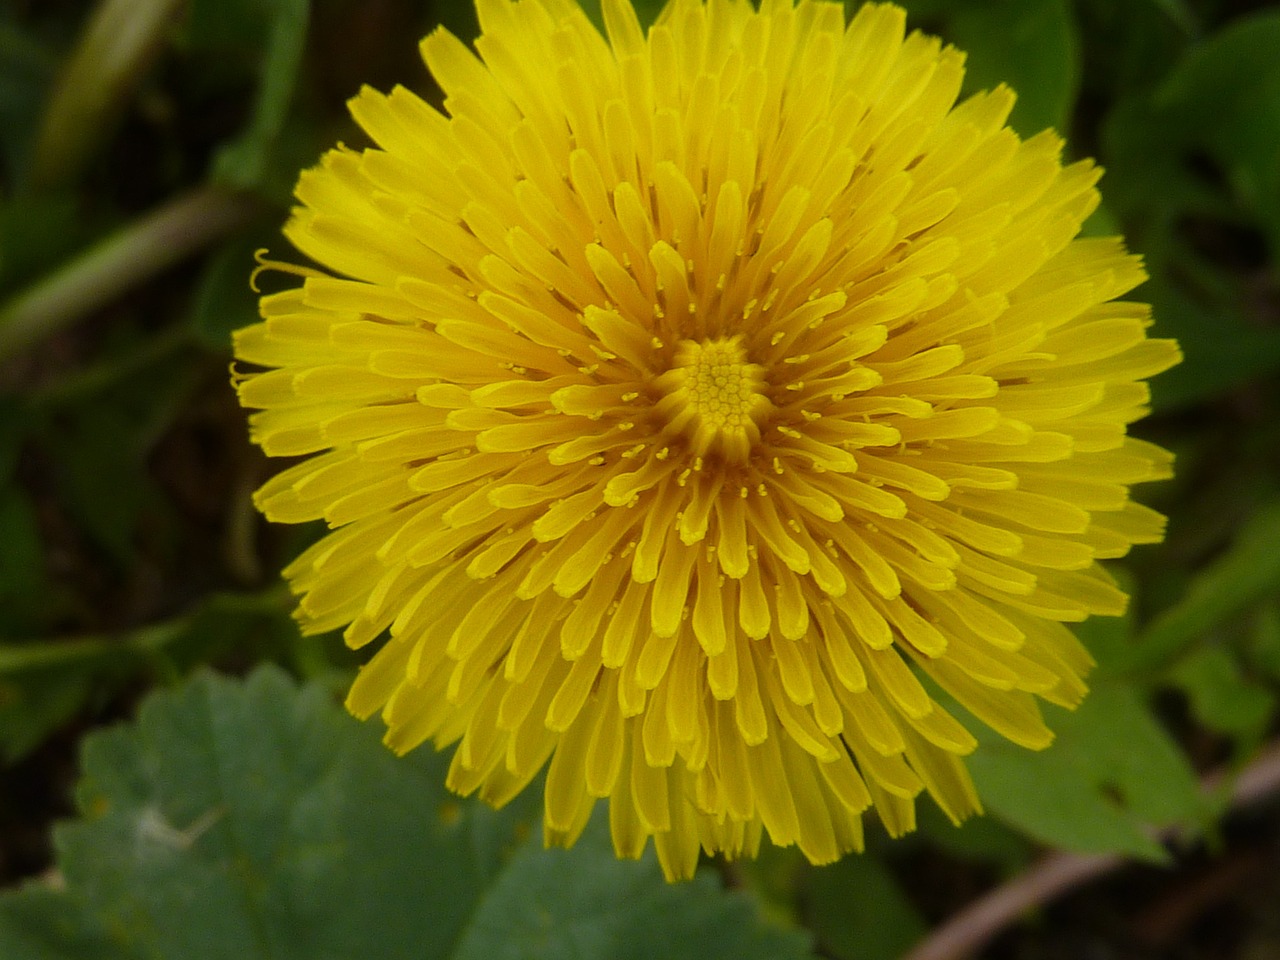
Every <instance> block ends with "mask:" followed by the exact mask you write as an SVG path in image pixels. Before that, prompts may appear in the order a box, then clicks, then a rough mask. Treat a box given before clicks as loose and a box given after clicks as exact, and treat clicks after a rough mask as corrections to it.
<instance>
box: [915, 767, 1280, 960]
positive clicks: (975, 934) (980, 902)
mask: <svg viewBox="0 0 1280 960" xmlns="http://www.w3.org/2000/svg"><path fill="white" fill-rule="evenodd" d="M1225 776H1226V775H1224V774H1222V773H1215V774H1212V775H1210V776H1209V777H1207V778H1205V780H1204V781H1203V787H1204V789H1205V790H1206V791H1212V790H1214V789H1216V788H1217V787H1218V786H1219V785H1220V784H1221V783H1222V781H1223V780H1224V778H1225ZM1277 791H1280V742H1276V743H1273V744H1272V745H1271V746H1270V747H1268V748H1267V749H1266V750H1264V751H1263V752H1262V754H1261V755H1260V756H1259V757H1258V758H1257V759H1256V760H1254V761H1253V763H1251V764H1249V765H1248V766H1247V767H1245V768H1244V770H1242V771H1241V772H1240V774H1239V775H1238V776H1237V777H1236V778H1235V780H1234V782H1233V783H1232V786H1231V806H1232V808H1233V809H1235V808H1239V807H1245V806H1249V805H1250V804H1253V803H1257V802H1258V801H1259V800H1263V799H1265V798H1266V797H1268V796H1270V795H1271V794H1273V793H1276V792H1277ZM1174 833H1175V829H1174V828H1169V829H1166V830H1162V831H1160V832H1159V833H1158V834H1157V836H1158V837H1159V838H1160V839H1163V840H1168V839H1170V838H1171V837H1172V836H1173V834H1174ZM1126 862H1128V861H1127V860H1126V859H1125V858H1124V857H1121V856H1119V855H1117V854H1093V855H1084V854H1076V853H1053V854H1050V855H1049V856H1047V857H1045V858H1044V859H1042V860H1040V861H1039V862H1038V863H1036V864H1035V865H1033V866H1032V867H1031V868H1029V869H1028V870H1026V871H1024V872H1023V873H1021V874H1019V875H1018V876H1016V877H1014V878H1013V879H1012V880H1010V881H1009V882H1008V883H1005V884H1002V885H1001V886H999V887H997V888H996V889H994V890H992V891H991V892H990V893H988V894H986V895H985V896H982V897H979V898H978V899H977V900H975V901H974V902H973V903H971V904H969V905H968V906H967V907H965V908H964V909H962V910H961V911H960V912H959V913H957V914H955V916H953V917H951V919H949V920H947V921H946V922H945V923H944V924H942V926H940V927H938V928H937V929H936V930H934V931H933V932H932V933H930V934H929V936H927V937H926V938H925V939H924V940H922V941H920V943H918V944H916V946H915V947H914V948H913V949H912V950H911V951H910V952H909V953H907V954H906V955H905V956H904V957H903V958H902V960H962V958H964V957H967V956H969V955H971V954H972V953H973V952H974V951H975V950H978V949H979V948H980V947H982V946H983V945H984V944H986V943H987V942H989V941H990V940H991V939H992V938H993V937H994V936H995V935H996V934H998V933H999V932H1000V931H1001V930H1003V929H1004V928H1005V927H1007V926H1009V924H1011V923H1013V922H1014V921H1015V920H1017V919H1018V917H1020V916H1022V915H1023V914H1024V913H1025V912H1026V911H1028V910H1030V909H1032V908H1034V907H1039V906H1042V905H1044V904H1046V903H1048V902H1050V901H1052V900H1054V899H1056V898H1057V897H1060V896H1062V895H1063V894H1064V893H1066V892H1067V891H1069V890H1072V889H1074V888H1076V887H1079V886H1081V885H1082V884H1084V883H1087V882H1088V881H1090V880H1093V879H1095V878H1097V877H1100V876H1102V875H1104V874H1107V873H1110V872H1111V871H1113V870H1115V869H1117V868H1119V867H1121V866H1123V865H1124V864H1125V863H1126Z"/></svg>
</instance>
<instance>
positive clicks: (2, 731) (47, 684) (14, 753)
mask: <svg viewBox="0 0 1280 960" xmlns="http://www.w3.org/2000/svg"><path fill="white" fill-rule="evenodd" d="M19 649H21V648H19ZM8 652H9V651H8V650H5V649H0V655H2V654H4V653H8ZM100 693H101V688H100V687H99V686H98V685H96V684H95V683H94V678H93V677H92V676H91V675H90V674H89V673H88V672H86V671H84V670H79V669H75V668H74V667H72V668H67V669H61V670H45V671H41V672H39V673H37V674H34V675H27V676H23V677H13V676H6V675H2V674H0V761H2V762H3V763H6V764H12V763H17V762H18V761H19V760H21V759H22V758H23V757H25V756H26V755H27V754H28V753H30V752H31V751H32V750H34V749H35V748H36V747H38V746H40V744H42V743H43V742H44V741H45V740H46V739H47V738H48V737H49V735H50V734H52V733H53V732H54V731H55V730H58V729H59V728H60V727H62V726H63V725H65V724H66V723H67V722H68V721H69V720H70V719H71V718H72V717H74V716H75V715H76V714H77V713H78V712H79V711H80V709H81V708H82V707H83V706H84V704H85V701H86V700H88V699H89V698H90V697H92V696H93V695H94V694H100ZM0 955H3V954H0Z"/></svg>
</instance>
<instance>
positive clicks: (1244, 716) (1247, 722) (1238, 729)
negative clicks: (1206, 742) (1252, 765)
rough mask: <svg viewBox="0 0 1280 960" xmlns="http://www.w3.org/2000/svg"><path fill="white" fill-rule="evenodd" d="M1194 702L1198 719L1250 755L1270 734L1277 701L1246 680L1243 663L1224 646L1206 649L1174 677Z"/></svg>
mask: <svg viewBox="0 0 1280 960" xmlns="http://www.w3.org/2000/svg"><path fill="white" fill-rule="evenodd" d="M1170 677H1171V679H1172V680H1173V681H1174V682H1175V683H1176V684H1177V685H1178V686H1179V687H1181V688H1182V689H1183V690H1184V691H1186V694H1187V697H1188V698H1189V699H1190V701H1191V709H1192V711H1193V712H1194V713H1195V716H1196V718H1197V719H1198V720H1199V721H1200V722H1201V723H1203V724H1204V725H1205V726H1206V727H1208V728H1209V729H1210V730H1216V731H1218V732H1219V733H1224V734H1227V735H1228V736H1231V737H1234V738H1236V739H1238V740H1240V741H1242V742H1241V748H1242V751H1243V752H1246V753H1247V752H1249V751H1251V750H1252V749H1253V748H1254V747H1256V746H1257V745H1258V744H1259V743H1261V741H1262V738H1263V737H1264V736H1265V734H1266V732H1267V728H1268V726H1269V724H1270V722H1271V718H1272V717H1273V716H1274V714H1275V707H1276V698H1275V697H1274V696H1273V695H1272V694H1271V693H1269V692H1268V691H1267V690H1266V689H1264V688H1263V687H1261V686H1259V685H1258V684H1256V683H1253V682H1252V681H1250V680H1249V679H1248V678H1246V677H1245V676H1244V674H1243V672H1242V671H1241V669H1240V664H1239V662H1238V661H1237V660H1236V658H1235V657H1233V656H1231V654H1230V653H1228V652H1227V651H1226V650H1224V649H1223V648H1222V647H1204V648H1203V649H1200V650H1197V651H1196V652H1195V653H1193V654H1191V656H1189V657H1187V658H1186V659H1185V660H1183V661H1182V662H1181V663H1179V664H1178V665H1177V666H1176V667H1175V668H1174V669H1173V672H1172V673H1171V675H1170Z"/></svg>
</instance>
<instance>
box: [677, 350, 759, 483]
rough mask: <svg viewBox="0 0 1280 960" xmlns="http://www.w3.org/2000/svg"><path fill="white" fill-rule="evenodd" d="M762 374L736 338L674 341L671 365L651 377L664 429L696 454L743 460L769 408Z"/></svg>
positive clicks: (757, 435) (735, 460) (732, 460)
mask: <svg viewBox="0 0 1280 960" xmlns="http://www.w3.org/2000/svg"><path fill="white" fill-rule="evenodd" d="M763 373H764V368H763V367H761V366H760V365H759V364H756V363H750V362H748V360H747V352H746V350H744V349H743V346H742V338H741V337H727V338H721V339H716V340H705V341H702V342H697V341H694V340H682V341H680V343H678V344H677V345H676V355H675V364H674V365H673V366H672V368H671V369H670V370H668V371H667V372H666V373H664V374H662V375H661V376H660V377H658V379H657V385H658V387H659V388H660V389H661V390H662V393H663V396H662V399H661V400H660V401H658V404H657V410H658V412H659V413H660V414H661V415H662V416H663V417H665V419H666V421H667V426H666V430H665V433H666V434H667V435H668V436H672V437H675V436H679V437H682V438H683V439H684V440H685V442H686V443H687V444H688V446H689V449H690V450H691V451H692V452H693V453H694V454H696V455H697V456H700V457H706V456H709V455H713V454H714V455H718V456H720V457H722V458H723V459H724V460H726V461H729V462H735V463H740V462H742V461H744V460H746V459H747V457H748V456H749V455H750V453H751V448H752V447H753V446H754V445H755V443H756V441H758V440H759V439H760V421H761V420H762V419H763V418H764V417H765V416H766V415H767V414H768V413H769V412H770V411H771V410H772V409H773V404H772V403H770V402H769V398H768V397H766V396H765V395H764V392H763V391H764V388H765V382H764V377H763V376H762V374H763Z"/></svg>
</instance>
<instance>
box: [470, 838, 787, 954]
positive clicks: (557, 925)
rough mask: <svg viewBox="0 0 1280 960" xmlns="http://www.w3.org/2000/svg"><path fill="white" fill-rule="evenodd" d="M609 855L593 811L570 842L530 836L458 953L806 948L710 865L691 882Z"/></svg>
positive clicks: (482, 907)
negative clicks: (659, 876) (542, 843)
mask: <svg viewBox="0 0 1280 960" xmlns="http://www.w3.org/2000/svg"><path fill="white" fill-rule="evenodd" d="M651 866H652V865H651V864H639V865H638V864H634V863H630V862H627V861H620V860H618V859H617V858H616V857H614V856H613V852H612V849H611V847H610V840H609V835H608V824H607V820H606V818H604V817H601V816H599V815H597V816H596V817H595V818H594V820H593V822H592V824H591V826H590V827H589V828H588V830H587V832H586V833H585V834H584V835H583V837H582V839H581V840H579V841H578V845H577V846H575V847H574V848H573V849H572V850H541V849H538V846H537V844H535V843H529V844H526V845H525V846H524V847H523V848H522V849H521V850H520V851H519V852H518V853H517V854H516V855H515V857H513V858H512V860H511V862H510V864H508V865H507V867H506V868H505V869H504V870H503V871H502V874H501V876H500V877H499V878H498V880H497V882H496V883H495V884H493V886H491V887H490V888H489V890H488V891H487V892H486V893H485V895H484V897H483V899H482V900H481V902H480V904H479V905H478V906H477V907H476V909H475V912H474V914H473V916H472V918H471V920H470V922H469V923H468V927H467V930H466V933H465V934H464V936H463V937H462V939H461V941H460V943H459V944H458V948H457V950H456V951H455V952H453V953H451V954H449V956H452V957H454V958H455V960H544V958H545V960H553V958H560V957H600V958H606V957H607V958H609V960H644V958H649V957H661V958H662V960H739V958H745V957H760V958H765V957H769V958H773V957H778V958H783V957H803V956H808V955H809V954H808V951H807V950H806V949H805V943H804V938H803V937H801V936H800V935H799V934H797V933H795V932H792V931H788V930H784V929H782V928H781V927H776V926H770V925H766V924H764V923H762V922H761V920H760V917H759V915H758V914H757V913H756V911H755V910H754V909H753V907H752V905H751V902H750V901H749V900H748V899H747V898H746V897H744V896H741V895H732V894H726V893H725V892H724V891H723V890H722V889H721V888H720V887H719V885H718V884H717V882H716V881H715V880H714V879H713V878H712V876H711V875H710V874H708V873H707V872H706V871H704V872H703V874H702V875H700V876H698V877H697V878H696V879H695V880H694V881H693V882H692V883H690V884H687V885H675V886H673V885H670V884H666V883H663V882H661V881H657V882H655V881H656V878H655V876H654V874H653V872H652V870H651V869H646V867H651Z"/></svg>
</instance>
